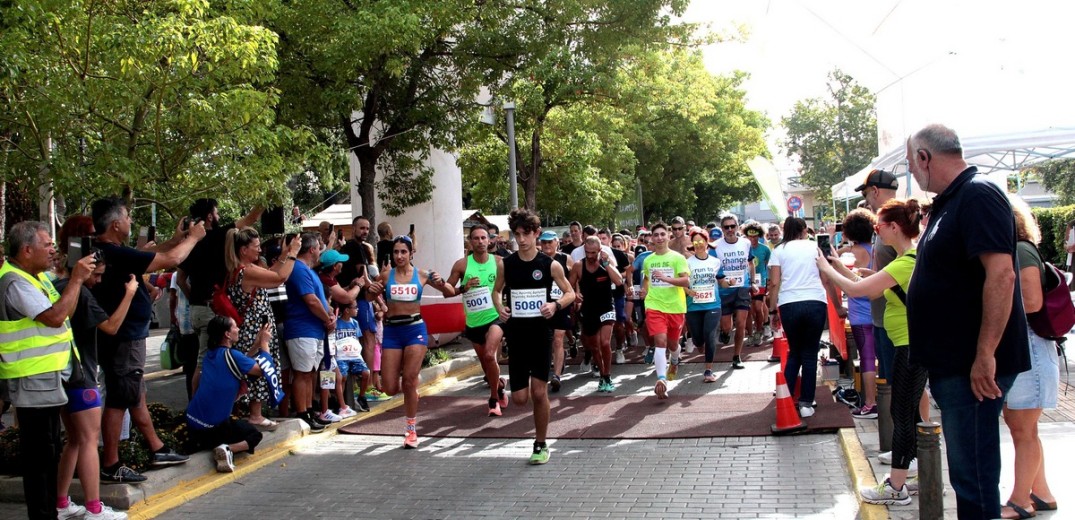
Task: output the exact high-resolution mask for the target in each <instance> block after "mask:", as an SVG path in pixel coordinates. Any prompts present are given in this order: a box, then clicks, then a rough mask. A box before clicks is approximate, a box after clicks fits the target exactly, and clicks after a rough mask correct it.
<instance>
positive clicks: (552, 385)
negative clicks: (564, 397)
mask: <svg viewBox="0 0 1075 520" xmlns="http://www.w3.org/2000/svg"><path fill="white" fill-rule="evenodd" d="M549 391H550V392H552V393H554V394H555V393H556V392H559V391H560V376H558V375H556V374H553V375H552V376H549Z"/></svg>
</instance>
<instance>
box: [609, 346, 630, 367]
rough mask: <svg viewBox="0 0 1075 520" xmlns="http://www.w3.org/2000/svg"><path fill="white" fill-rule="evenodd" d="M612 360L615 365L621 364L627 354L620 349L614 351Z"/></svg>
mask: <svg viewBox="0 0 1075 520" xmlns="http://www.w3.org/2000/svg"><path fill="white" fill-rule="evenodd" d="M612 362H613V363H616V364H617V365H622V364H624V363H626V362H627V356H624V355H623V350H622V349H621V350H617V351H616V357H615V358H614V359H613V361H612Z"/></svg>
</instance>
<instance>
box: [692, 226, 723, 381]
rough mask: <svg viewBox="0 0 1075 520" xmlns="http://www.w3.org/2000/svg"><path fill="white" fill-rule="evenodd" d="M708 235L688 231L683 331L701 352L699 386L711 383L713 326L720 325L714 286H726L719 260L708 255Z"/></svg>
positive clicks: (713, 351) (702, 232) (712, 379)
mask: <svg viewBox="0 0 1075 520" xmlns="http://www.w3.org/2000/svg"><path fill="white" fill-rule="evenodd" d="M708 237H709V233H707V232H705V231H703V230H702V228H697V227H696V228H692V229H691V232H690V239H691V244H693V245H694V254H693V255H691V257H690V258H688V259H687V267H688V268H689V269H690V273H691V284H690V288H689V289H687V291H686V292H687V327H688V328H690V331H691V340H692V341H694V346H695V347H696V348H699V349H703V348H704V349H705V374H703V375H702V382H703V383H715V382H716V381H717V376H716V375H714V374H713V357H714V356H715V355H716V353H717V326H718V325H720V301H719V300H718V299H717V285H718V284H719V285H721V286H725V285H727V284H728V282H727V281H726V279H725V278H724V271H722V270H721V268H720V259H719V258H717V257H715V256H712V255H710V254H709V251H708V249H709V248H708V247H707V246H708V244H709V240H708Z"/></svg>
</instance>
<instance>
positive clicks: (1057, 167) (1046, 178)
mask: <svg viewBox="0 0 1075 520" xmlns="http://www.w3.org/2000/svg"><path fill="white" fill-rule="evenodd" d="M1026 173H1030V174H1031V175H1036V176H1038V178H1040V179H1041V183H1042V184H1043V185H1044V186H1045V189H1047V190H1049V191H1051V192H1053V193H1055V194H1056V195H1057V196H1058V197H1059V200H1057V205H1059V206H1064V205H1068V204H1075V159H1053V160H1050V161H1045V162H1043V163H1039V164H1037V165H1035V166H1032V167H1030V168H1028V169H1027V170H1026ZM1022 174H1023V172H1020V175H1022Z"/></svg>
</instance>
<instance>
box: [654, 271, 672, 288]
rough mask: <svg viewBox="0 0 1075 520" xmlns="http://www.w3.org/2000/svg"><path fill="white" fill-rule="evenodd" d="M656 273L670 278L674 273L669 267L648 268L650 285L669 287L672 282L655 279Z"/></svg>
mask: <svg viewBox="0 0 1075 520" xmlns="http://www.w3.org/2000/svg"><path fill="white" fill-rule="evenodd" d="M658 274H663V275H664V276H667V277H669V278H672V277H674V276H675V275H676V273H674V272H672V268H671V267H652V268H650V270H649V284H650V286H652V287H671V286H672V284H670V283H668V282H665V281H661V280H658V279H657V275H658Z"/></svg>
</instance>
